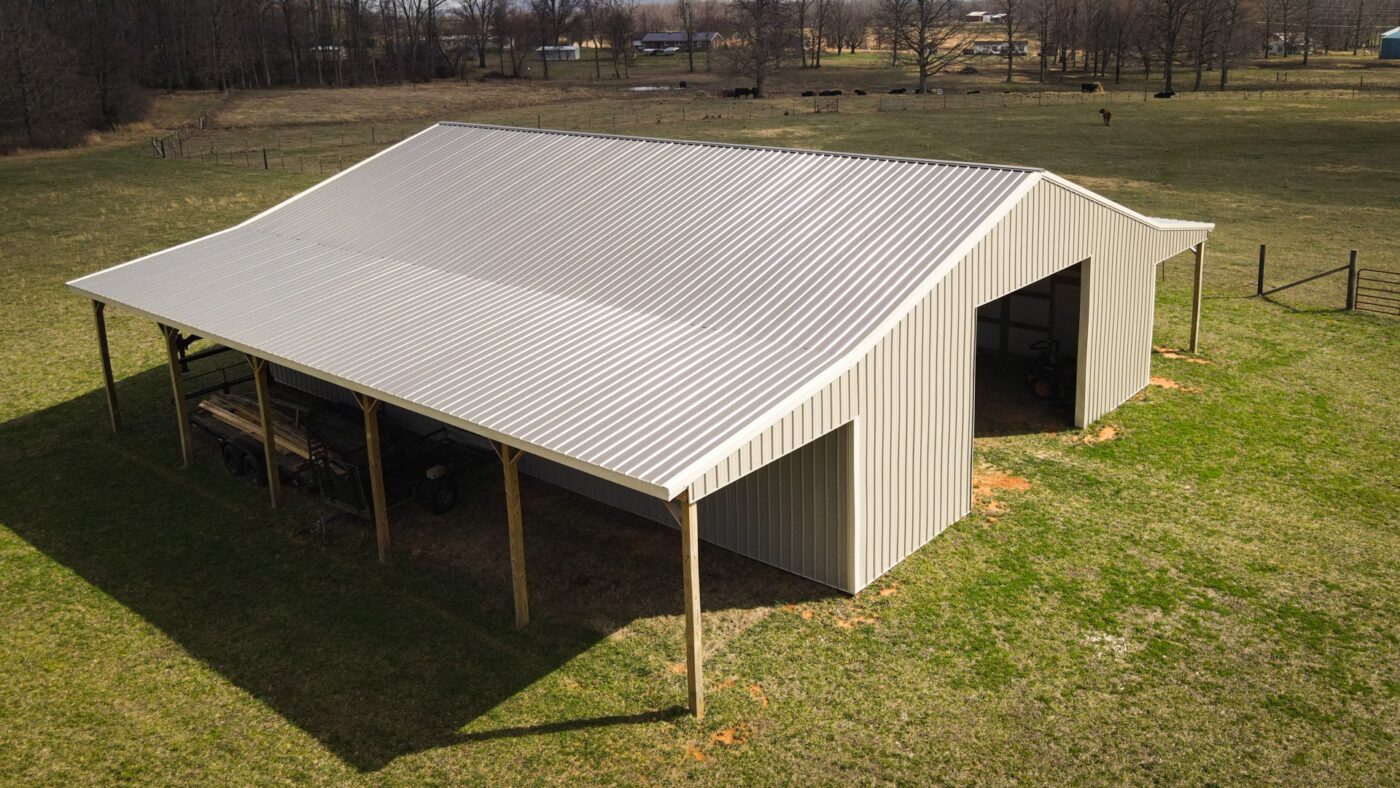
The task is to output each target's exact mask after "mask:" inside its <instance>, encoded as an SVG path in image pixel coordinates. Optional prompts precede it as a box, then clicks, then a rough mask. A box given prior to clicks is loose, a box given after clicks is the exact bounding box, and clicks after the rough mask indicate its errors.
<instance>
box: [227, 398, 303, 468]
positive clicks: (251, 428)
mask: <svg viewBox="0 0 1400 788" xmlns="http://www.w3.org/2000/svg"><path fill="white" fill-rule="evenodd" d="M199 408H200V410H203V411H205V412H207V413H208V414H209V415H211V416H213V417H214V418H216V419H218V420H219V421H222V422H223V423H225V424H227V425H229V426H230V427H233V428H234V429H236V430H238V431H239V432H243V433H246V434H247V435H248V436H249V437H250V438H253V439H254V440H256V441H258V442H259V443H261V442H262V434H263V431H262V416H261V415H260V414H259V413H258V403H257V402H255V401H254V400H252V399H251V398H249V397H244V396H241V395H238V394H215V395H214V396H212V397H209V398H208V399H206V400H203V401H201V402H200V403H199ZM272 433H273V442H274V443H275V444H276V447H277V450H278V451H281V452H286V453H287V454H295V455H296V456H298V457H301V458H302V459H304V460H309V459H311V453H310V450H309V448H308V446H307V441H306V433H305V432H304V431H303V430H301V429H300V428H298V427H297V426H296V425H294V424H291V423H289V422H288V421H287V420H286V419H284V418H281V417H279V415H278V414H277V411H275V410H274V411H273V413H272Z"/></svg>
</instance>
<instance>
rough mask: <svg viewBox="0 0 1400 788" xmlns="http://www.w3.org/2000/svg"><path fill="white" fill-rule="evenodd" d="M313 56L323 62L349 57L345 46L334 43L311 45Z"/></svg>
mask: <svg viewBox="0 0 1400 788" xmlns="http://www.w3.org/2000/svg"><path fill="white" fill-rule="evenodd" d="M311 57H313V58H315V59H316V60H319V61H322V62H325V61H328V60H329V61H334V60H348V59H349V57H348V56H347V54H346V51H345V47H342V46H335V45H333V44H321V45H318V46H313V47H311Z"/></svg>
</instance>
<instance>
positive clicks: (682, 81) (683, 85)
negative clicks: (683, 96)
mask: <svg viewBox="0 0 1400 788" xmlns="http://www.w3.org/2000/svg"><path fill="white" fill-rule="evenodd" d="M680 86H681V87H685V80H683V79H682V80H681V85H680Z"/></svg>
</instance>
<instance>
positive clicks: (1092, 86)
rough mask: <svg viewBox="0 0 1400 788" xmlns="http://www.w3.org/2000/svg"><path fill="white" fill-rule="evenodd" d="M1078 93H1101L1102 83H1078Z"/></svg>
mask: <svg viewBox="0 0 1400 788" xmlns="http://www.w3.org/2000/svg"><path fill="white" fill-rule="evenodd" d="M1079 92H1080V93H1102V92H1103V83H1102V82H1080V83H1079Z"/></svg>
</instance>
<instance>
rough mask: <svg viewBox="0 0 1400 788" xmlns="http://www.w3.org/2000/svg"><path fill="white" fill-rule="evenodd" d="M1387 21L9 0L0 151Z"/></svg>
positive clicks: (1314, 14)
mask: <svg viewBox="0 0 1400 788" xmlns="http://www.w3.org/2000/svg"><path fill="white" fill-rule="evenodd" d="M973 11H982V12H987V13H989V14H990V15H989V16H983V17H979V18H974V17H972V16H970V14H971V12H973ZM1391 24H1400V0H987V1H986V2H978V1H977V0H657V1H656V2H646V3H643V2H639V1H638V0H0V149H6V148H9V147H14V146H29V147H34V146H45V145H64V144H69V143H71V142H72V141H74V140H75V139H77V138H80V137H81V136H82V135H83V134H85V133H86V132H87V131H89V130H91V129H103V128H110V127H112V126H115V125H117V124H120V123H124V122H127V121H130V120H132V119H134V118H137V117H139V116H140V114H141V112H142V111H143V108H144V102H145V98H144V97H145V95H146V92H145V89H165V90H179V89H229V88H234V87H237V88H256V87H266V86H273V85H293V86H308V87H314V86H355V85H365V84H385V83H402V82H416V81H425V80H429V79H455V78H463V77H465V76H467V75H468V74H470V73H473V72H475V73H478V74H481V73H485V74H486V75H494V76H503V77H522V76H530V77H533V78H545V79H548V78H549V77H550V69H551V63H550V61H549V60H547V59H544V58H543V57H542V56H541V54H540V53H539V52H538V50H537V48H538V47H540V46H552V45H557V44H562V43H580V44H584V45H586V46H588V47H589V48H590V51H589V54H588V55H587V57H588V58H590V59H591V60H592V62H591V64H590V66H591V69H590V70H591V71H592V72H593V74H594V76H596V77H600V78H602V77H615V78H625V77H627V76H628V75H629V73H630V69H631V65H632V61H633V58H634V57H636V52H635V50H634V48H633V46H632V44H633V41H634V40H635V39H636V38H637V37H639V36H640V35H641V34H642V33H643V32H646V31H655V30H673V31H685V32H698V31H707V32H718V33H720V34H721V35H722V36H723V37H724V38H723V41H724V44H723V46H722V48H721V49H720V50H719V51H718V52H710V51H703V52H696V51H691V52H684V53H681V54H682V57H683V58H685V60H686V61H687V63H688V67H689V69H690V70H691V71H695V70H697V69H702V68H703V69H706V70H712V69H715V68H723V69H725V70H728V71H730V72H732V73H733V74H734V75H735V77H736V78H739V77H743V78H745V82H750V81H751V83H752V85H753V86H754V87H757V88H758V91H759V93H760V95H761V94H762V92H763V90H764V88H765V86H766V84H767V82H768V79H769V77H770V75H771V74H773V73H774V72H776V71H778V70H781V69H784V68H820V67H821V65H822V61H823V58H828V57H832V56H839V55H840V54H841V53H842V52H852V53H853V52H855V51H856V50H857V49H862V48H872V47H874V48H880V49H883V50H886V51H888V53H889V57H890V59H891V62H892V63H903V64H907V65H911V66H913V67H914V68H915V69H916V70H917V72H918V74H919V79H918V89H923V88H925V87H927V84H928V81H929V79H930V77H931V76H933V75H935V74H937V73H939V72H941V71H944V70H946V69H948V68H950V67H952V66H954V65H958V64H962V63H964V62H965V61H966V60H967V59H968V58H969V55H968V48H969V47H970V46H972V45H973V44H974V43H975V42H979V41H980V42H984V43H985V42H986V41H993V42H997V41H999V42H1002V43H1003V44H1004V46H1003V47H1002V48H1001V51H1000V52H999V53H998V54H1001V55H1002V56H1003V57H1004V58H1005V63H1004V67H1005V77H1006V79H1007V80H1008V81H1011V80H1012V79H1014V78H1016V75H1017V73H1024V72H1025V71H1026V70H1027V65H1026V64H1027V63H1030V64H1031V65H1030V66H1029V71H1030V72H1031V73H1032V74H1034V77H1033V78H1038V79H1039V80H1041V81H1053V80H1054V79H1056V78H1057V76H1056V74H1055V72H1060V73H1062V74H1063V73H1067V72H1075V73H1090V74H1093V75H1096V76H1098V77H1101V78H1104V79H1111V80H1114V81H1118V80H1121V79H1123V78H1124V75H1125V73H1126V74H1137V75H1140V76H1142V77H1144V78H1146V79H1147V80H1154V79H1160V80H1161V83H1162V85H1163V86H1164V87H1165V88H1166V89H1169V90H1172V89H1182V87H1183V85H1182V84H1181V79H1180V73H1181V72H1182V70H1183V69H1185V70H1186V71H1187V73H1188V74H1189V75H1190V87H1192V88H1195V89H1200V88H1201V87H1202V86H1203V85H1204V84H1205V83H1206V74H1208V73H1211V72H1214V73H1215V74H1216V75H1217V77H1216V79H1218V83H1217V84H1218V85H1219V86H1220V87H1222V88H1223V87H1226V86H1227V85H1228V83H1229V74H1230V68H1231V65H1232V63H1234V62H1235V61H1236V60H1238V59H1239V58H1242V57H1245V56H1254V55H1261V56H1266V57H1267V56H1275V57H1300V58H1302V59H1303V60H1304V61H1306V60H1307V59H1308V58H1309V57H1310V56H1311V54H1312V53H1315V52H1319V51H1332V50H1358V49H1360V48H1364V47H1367V46H1369V45H1371V44H1372V42H1373V41H1374V39H1375V36H1376V32H1377V30H1378V29H1380V28H1382V27H1384V26H1388V25H1391ZM1032 44H1033V46H1032ZM1023 48H1024V49H1023ZM1018 64H1020V65H1021V68H1020V69H1017V68H1016V66H1017V65H1018ZM555 68H557V66H556V67H555Z"/></svg>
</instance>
